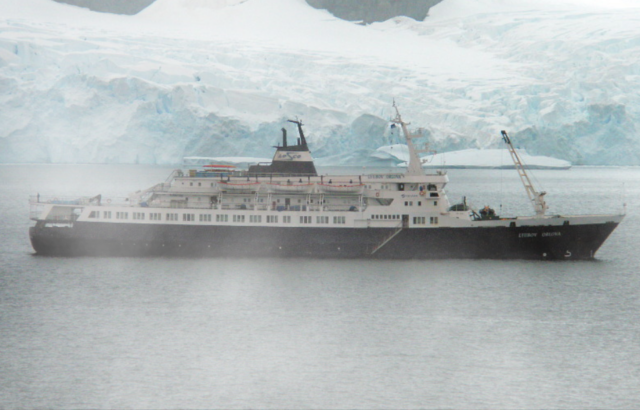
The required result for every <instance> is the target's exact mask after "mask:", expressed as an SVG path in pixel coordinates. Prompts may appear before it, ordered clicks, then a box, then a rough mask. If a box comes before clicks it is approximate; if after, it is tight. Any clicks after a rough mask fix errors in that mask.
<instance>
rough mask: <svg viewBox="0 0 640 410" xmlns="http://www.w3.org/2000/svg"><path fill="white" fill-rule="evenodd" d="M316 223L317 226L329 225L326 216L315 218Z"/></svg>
mask: <svg viewBox="0 0 640 410" xmlns="http://www.w3.org/2000/svg"><path fill="white" fill-rule="evenodd" d="M316 223H317V224H328V223H329V217H328V216H316Z"/></svg>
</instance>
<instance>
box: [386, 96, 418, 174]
mask: <svg viewBox="0 0 640 410" xmlns="http://www.w3.org/2000/svg"><path fill="white" fill-rule="evenodd" d="M393 108H395V109H396V118H394V119H393V120H391V122H393V123H394V124H399V125H400V127H401V128H402V133H403V134H404V138H405V139H406V141H407V148H409V163H408V164H407V175H411V176H418V175H424V171H423V169H422V162H421V161H420V157H419V156H418V151H417V150H416V147H415V146H414V145H413V138H418V137H419V136H417V135H412V134H410V133H409V130H408V129H407V125H409V124H407V123H405V122H404V121H402V117H401V116H400V111H399V110H398V106H397V105H396V102H395V100H394V101H393Z"/></svg>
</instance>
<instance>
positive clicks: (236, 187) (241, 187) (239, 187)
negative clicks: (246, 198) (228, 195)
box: [218, 181, 262, 193]
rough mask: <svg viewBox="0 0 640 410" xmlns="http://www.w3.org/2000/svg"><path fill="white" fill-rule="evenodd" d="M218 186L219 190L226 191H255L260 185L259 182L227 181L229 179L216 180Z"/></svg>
mask: <svg viewBox="0 0 640 410" xmlns="http://www.w3.org/2000/svg"><path fill="white" fill-rule="evenodd" d="M218 186H219V187H220V190H222V191H227V192H234V193H240V192H256V191H257V190H259V189H260V187H261V186H262V183H260V182H246V183H237V182H229V181H218Z"/></svg>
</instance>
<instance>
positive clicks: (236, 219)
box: [233, 215, 244, 222]
mask: <svg viewBox="0 0 640 410" xmlns="http://www.w3.org/2000/svg"><path fill="white" fill-rule="evenodd" d="M233 222H244V215H233Z"/></svg>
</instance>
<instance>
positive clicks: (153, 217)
mask: <svg viewBox="0 0 640 410" xmlns="http://www.w3.org/2000/svg"><path fill="white" fill-rule="evenodd" d="M160 216H161V214H160V213H158V212H151V213H150V214H149V219H150V220H152V221H159V220H160Z"/></svg>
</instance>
